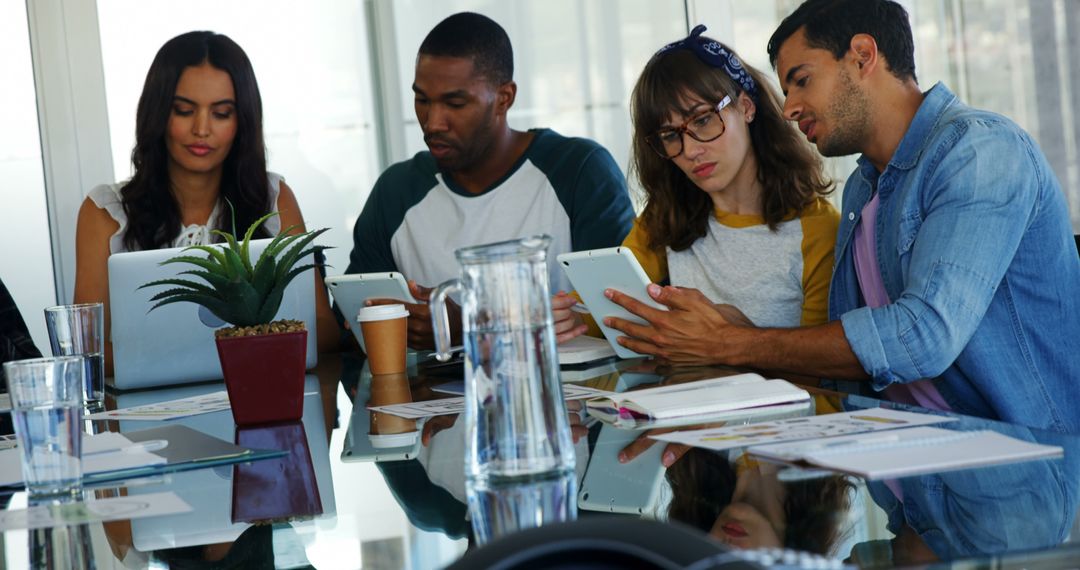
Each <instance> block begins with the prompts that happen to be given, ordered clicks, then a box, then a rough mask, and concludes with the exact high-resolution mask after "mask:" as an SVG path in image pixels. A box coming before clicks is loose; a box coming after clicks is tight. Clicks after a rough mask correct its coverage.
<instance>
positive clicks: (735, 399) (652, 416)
mask: <svg viewBox="0 0 1080 570" xmlns="http://www.w3.org/2000/svg"><path fill="white" fill-rule="evenodd" d="M809 401H810V394H809V393H808V392H807V391H806V390H803V389H802V388H799V387H797V386H795V385H793V384H791V383H789V382H786V381H784V380H766V379H765V378H763V377H761V376H759V375H757V374H739V375H738V376H728V377H724V378H711V379H708V380H699V381H696V382H688V383H685V384H675V385H671V386H660V387H657V388H647V389H644V390H637V391H633V392H625V393H622V394H610V395H605V396H600V397H595V398H590V399H589V400H587V401H586V402H585V406H586V409H588V411H589V414H590V415H592V416H594V417H596V418H597V419H599V420H601V421H603V422H606V423H610V424H613V425H616V426H620V427H638V426H641V425H643V424H647V425H649V426H652V427H660V426H665V425H667V426H673V425H687V424H691V423H700V422H703V421H725V420H731V419H735V418H736V417H739V418H742V417H747V416H748V415H753V414H754V413H759V412H761V411H765V410H767V411H769V412H774V411H777V410H776V409H775V407H776V406H778V405H784V406H786V407H791V408H793V409H794V408H805V407H807V406H808V405H809Z"/></svg>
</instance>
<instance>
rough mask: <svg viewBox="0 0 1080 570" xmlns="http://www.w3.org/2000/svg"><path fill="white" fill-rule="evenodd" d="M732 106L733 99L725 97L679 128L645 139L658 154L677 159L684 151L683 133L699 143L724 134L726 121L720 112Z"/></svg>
mask: <svg viewBox="0 0 1080 570" xmlns="http://www.w3.org/2000/svg"><path fill="white" fill-rule="evenodd" d="M730 104H731V97H730V96H725V97H724V98H723V99H722V100H721V101H720V102H719V103H717V104H716V107H714V108H712V109H708V110H706V111H702V112H700V113H698V114H696V115H694V116H693V117H690V118H689V119H687V120H686V122H685V123H683V124H682V125H679V126H678V127H671V128H666V129H660V130H659V131H656V132H655V133H653V134H651V135H649V136H648V137H646V138H645V141H646V142H648V143H649V146H650V147H652V149H653V150H655V151H656V154H659V155H660V156H662V157H664V158H668V159H671V158H675V157H676V156H679V155H680V154H682V151H683V133H686V134H688V135H690V137H691V138H693V139H694V140H696V141H698V142H709V141H714V140H716V139H718V138H720V136H721V135H723V134H724V119H723V117H721V116H720V111H722V110H723V109H724V107H727V106H728V105H730Z"/></svg>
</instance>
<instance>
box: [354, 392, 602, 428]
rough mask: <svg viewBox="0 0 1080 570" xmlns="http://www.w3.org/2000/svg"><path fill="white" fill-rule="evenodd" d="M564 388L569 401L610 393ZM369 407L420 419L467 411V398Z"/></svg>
mask: <svg viewBox="0 0 1080 570" xmlns="http://www.w3.org/2000/svg"><path fill="white" fill-rule="evenodd" d="M562 390H563V398H564V399H566V400H568V401H569V400H582V399H585V398H592V397H594V396H599V395H603V394H607V393H608V392H604V391H603V390H597V389H596V388H589V387H588V386H577V385H574V384H563V386H562ZM368 409H369V410H371V411H373V412H381V413H386V414H391V415H394V416H398V417H400V418H405V419H409V420H418V419H420V418H430V417H432V416H445V415H450V414H460V413H462V412H464V411H465V398H463V397H461V396H458V397H457V398H443V399H440V400H426V401H423V402H406V403H404V404H389V405H386V406H371V407H369V408H368Z"/></svg>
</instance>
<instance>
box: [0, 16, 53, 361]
mask: <svg viewBox="0 0 1080 570" xmlns="http://www.w3.org/2000/svg"><path fill="white" fill-rule="evenodd" d="M0 52H3V54H4V57H2V58H0V77H3V78H4V88H3V89H0V121H2V124H3V125H4V136H3V137H0V178H2V179H3V180H4V194H5V200H4V207H3V208H0V243H3V244H4V246H3V249H4V253H3V260H4V262H3V265H2V267H3V271H2V274H0V279H3V281H4V285H6V286H7V288H8V291H10V292H11V295H12V297H14V299H15V302H16V303H18V305H19V307H20V308H22V314H23V319H25V320H26V324H27V326H28V327H29V328H30V333H31V335H33V338H34V343H35V344H36V345H37V347H38V349H39V350H41V351H42V352H44V353H45V354H48V353H49V335H48V333H47V331H46V329H45V319H44V317H43V316H42V313H41V309H42V308H44V307H48V306H51V305H55V304H56V289H55V287H54V281H53V266H52V244H51V240H50V238H49V216H48V209H47V205H46V202H45V177H44V173H43V171H42V162H41V138H40V136H39V133H38V121H37V118H38V114H37V101H36V92H35V90H34V73H33V67H32V63H31V58H30V36H29V31H28V28H27V19H26V5H25V4H24V3H22V2H0Z"/></svg>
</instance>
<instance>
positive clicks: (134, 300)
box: [109, 239, 318, 390]
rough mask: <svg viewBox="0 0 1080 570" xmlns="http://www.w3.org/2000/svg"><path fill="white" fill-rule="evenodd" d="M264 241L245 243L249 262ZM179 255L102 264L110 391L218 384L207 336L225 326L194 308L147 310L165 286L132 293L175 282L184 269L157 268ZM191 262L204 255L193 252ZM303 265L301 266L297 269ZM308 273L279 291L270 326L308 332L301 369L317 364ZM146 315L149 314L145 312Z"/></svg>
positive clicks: (122, 256) (151, 254) (217, 365)
mask: <svg viewBox="0 0 1080 570" xmlns="http://www.w3.org/2000/svg"><path fill="white" fill-rule="evenodd" d="M269 243H270V240H269V239H263V240H254V241H252V242H251V256H252V259H257V258H258V256H259V255H260V254H261V253H262V251H263V250H264V249H266V246H267V245H268V244H269ZM181 249H182V248H173V249H157V250H151V251H136V252H130V253H117V254H113V255H112V256H110V257H109V314H110V316H111V327H112V351H113V352H112V354H113V378H112V386H113V387H114V388H116V389H119V390H130V389H135V388H153V387H157V386H164V385H169V384H185V383H191V382H200V381H204V380H219V379H221V362H220V361H219V360H218V354H217V345H216V344H215V343H214V329H217V328H220V327H222V326H225V325H226V323H223V322H222V321H221V320H220V319H218V318H217V317H215V316H214V315H213V313H211V312H210V311H208V310H206V309H204V308H202V307H201V306H199V305H196V304H194V303H173V304H171V305H165V306H163V307H158V308H157V309H154V310H153V311H149V310H150V307H152V306H153V304H152V303H151V302H150V298H151V297H153V296H154V295H155V294H157V293H159V292H161V291H163V290H165V289H166V288H165V287H147V288H146V289H139V286H141V285H143V284H145V283H149V282H151V281H155V280H158V279H168V278H171V277H178V276H179V277H180V278H183V279H192V280H194V281H199V279H198V278H192V276H190V275H179V273H180V272H181V271H186V270H188V269H193V268H194V267H193V266H191V265H188V264H185V263H170V264H167V265H161V262H162V261H165V260H166V259H169V258H171V257H174V256H176V255H177V254H179V253H180V251H181ZM194 255H200V256H201V255H205V254H202V253H199V252H195V253H194ZM305 262H306V260H301V263H305ZM312 271H314V270H308V271H306V272H304V273H303V274H301V275H298V276H297V277H296V279H293V281H292V283H290V284H289V286H288V287H287V288H286V289H285V295H284V296H283V297H282V300H281V308H280V309H279V310H278V313H277V316H276V317H275V319H295V320H300V321H304V323H305V325H306V326H307V330H308V338H307V341H308V344H307V368H308V369H311V368H313V367H314V366H315V364H316V363H317V361H318V350H317V348H316V342H315V341H316V339H315V331H316V328H315V277H314V276H313V275H312ZM148 311H149V312H148Z"/></svg>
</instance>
